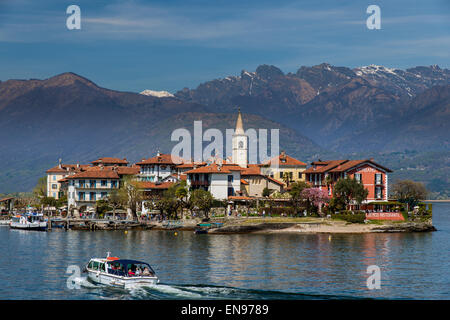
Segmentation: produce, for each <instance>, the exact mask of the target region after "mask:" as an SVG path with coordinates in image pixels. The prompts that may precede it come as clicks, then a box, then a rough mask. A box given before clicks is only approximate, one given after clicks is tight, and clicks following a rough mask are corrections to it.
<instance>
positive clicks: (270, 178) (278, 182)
mask: <svg viewBox="0 0 450 320" xmlns="http://www.w3.org/2000/svg"><path fill="white" fill-rule="evenodd" d="M264 177H266V178H267V179H269V180H270V181H272V182H273V183H276V184H278V185H280V186H283V185H284V183H283V182H281V181H278V180H277V179H274V178H272V177H269V176H264Z"/></svg>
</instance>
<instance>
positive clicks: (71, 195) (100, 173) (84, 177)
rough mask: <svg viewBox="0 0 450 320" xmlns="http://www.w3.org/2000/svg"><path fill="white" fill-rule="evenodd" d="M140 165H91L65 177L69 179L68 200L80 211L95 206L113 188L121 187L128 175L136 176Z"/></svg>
mask: <svg viewBox="0 0 450 320" xmlns="http://www.w3.org/2000/svg"><path fill="white" fill-rule="evenodd" d="M138 173H139V167H137V166H132V167H127V166H118V165H114V166H103V165H98V166H90V167H86V168H84V169H83V170H80V171H79V172H76V173H74V174H71V175H68V176H66V177H65V178H64V180H66V181H67V185H68V191H67V202H68V205H69V207H70V206H72V207H74V208H76V209H77V210H80V211H86V209H88V208H91V209H93V208H94V207H95V203H96V201H98V200H104V199H106V198H107V197H108V195H109V194H110V193H111V191H112V190H117V189H119V188H120V184H121V180H122V179H123V178H124V177H126V176H135V175H137V174H138Z"/></svg>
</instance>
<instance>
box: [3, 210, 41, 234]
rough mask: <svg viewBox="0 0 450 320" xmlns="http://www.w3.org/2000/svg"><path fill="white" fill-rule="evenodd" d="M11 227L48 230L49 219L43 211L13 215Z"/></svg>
mask: <svg viewBox="0 0 450 320" xmlns="http://www.w3.org/2000/svg"><path fill="white" fill-rule="evenodd" d="M9 227H10V228H11V229H23V230H37V231H46V230H47V221H45V219H44V215H43V214H42V213H36V212H34V213H26V214H22V215H16V216H13V217H12V218H11V222H10V224H9Z"/></svg>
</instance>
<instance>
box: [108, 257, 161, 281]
mask: <svg viewBox="0 0 450 320" xmlns="http://www.w3.org/2000/svg"><path fill="white" fill-rule="evenodd" d="M107 264H108V273H110V274H115V275H118V276H128V277H139V276H149V277H152V276H155V271H154V270H153V269H152V267H151V266H150V265H149V264H148V263H146V262H142V261H136V260H115V261H108V262H107Z"/></svg>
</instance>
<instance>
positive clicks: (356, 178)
mask: <svg viewBox="0 0 450 320" xmlns="http://www.w3.org/2000/svg"><path fill="white" fill-rule="evenodd" d="M355 180H356V181H358V182H359V183H361V173H355Z"/></svg>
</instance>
